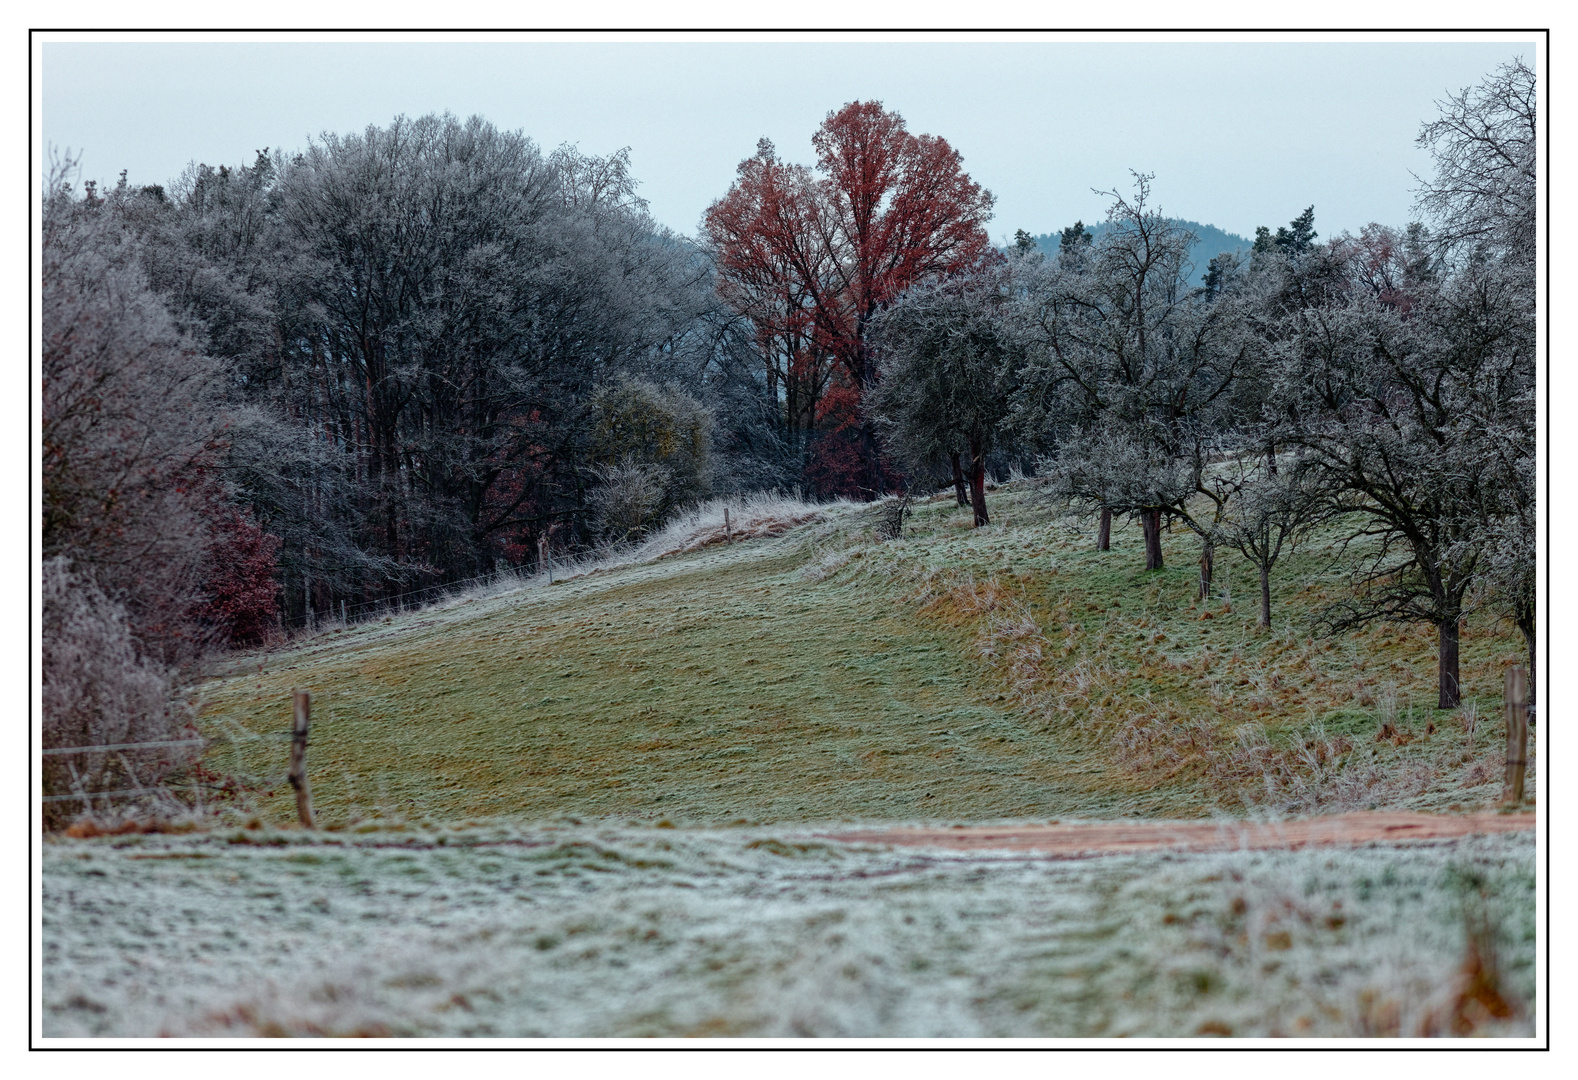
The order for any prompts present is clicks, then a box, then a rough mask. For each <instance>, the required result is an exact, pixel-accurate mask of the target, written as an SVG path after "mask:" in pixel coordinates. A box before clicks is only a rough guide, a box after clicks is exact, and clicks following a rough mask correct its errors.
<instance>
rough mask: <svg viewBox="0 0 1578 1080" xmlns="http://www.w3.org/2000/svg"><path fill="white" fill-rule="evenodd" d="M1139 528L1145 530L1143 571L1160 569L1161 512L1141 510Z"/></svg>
mask: <svg viewBox="0 0 1578 1080" xmlns="http://www.w3.org/2000/svg"><path fill="white" fill-rule="evenodd" d="M1140 528H1142V529H1144V530H1145V569H1147V570H1160V569H1161V568H1162V512H1161V511H1160V510H1141V511H1140Z"/></svg>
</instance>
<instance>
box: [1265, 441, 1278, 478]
mask: <svg viewBox="0 0 1578 1080" xmlns="http://www.w3.org/2000/svg"><path fill="white" fill-rule="evenodd" d="M1266 471H1267V472H1269V473H1270V474H1271V475H1272V476H1275V475H1277V444H1276V443H1274V442H1269V443H1267V444H1266Z"/></svg>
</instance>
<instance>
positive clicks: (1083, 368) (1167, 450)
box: [1015, 175, 1261, 594]
mask: <svg viewBox="0 0 1578 1080" xmlns="http://www.w3.org/2000/svg"><path fill="white" fill-rule="evenodd" d="M1135 180H1136V192H1135V195H1134V196H1133V197H1132V198H1128V197H1125V196H1123V195H1121V194H1118V193H1117V192H1108V193H1107V194H1110V195H1111V196H1112V198H1113V205H1112V208H1111V210H1110V211H1109V213H1108V219H1107V220H1108V226H1109V227H1108V228H1107V230H1106V231H1105V232H1104V234H1103V236H1102V238H1101V240H1100V241H1098V242H1097V243H1095V244H1094V246H1093V247H1092V248H1091V249H1090V251H1089V254H1088V255H1086V254H1084V253H1082V252H1080V251H1079V250H1078V248H1077V247H1075V248H1074V249H1073V250H1072V251H1071V252H1070V255H1071V257H1070V258H1069V259H1068V260H1063V259H1062V258H1060V259H1059V261H1058V262H1057V263H1056V264H1051V265H1047V266H1045V267H1044V269H1043V270H1042V272H1041V273H1039V274H1037V273H1036V271H1035V270H1034V268H1027V272H1026V280H1025V282H1024V283H1023V285H1022V286H1021V287H1019V288H1017V289H1016V290H1015V292H1016V296H1017V297H1018V299H1017V305H1018V308H1019V312H1020V319H1021V321H1022V324H1023V325H1024V327H1025V333H1026V334H1027V337H1028V339H1029V341H1030V343H1031V361H1030V363H1029V365H1028V366H1027V370H1026V380H1025V384H1026V385H1025V390H1024V393H1023V395H1022V401H1021V403H1020V406H1019V408H1018V413H1017V419H1018V423H1019V424H1020V425H1021V426H1025V427H1030V428H1040V429H1042V430H1043V431H1044V430H1046V429H1049V428H1050V429H1052V430H1055V431H1057V432H1058V433H1059V434H1060V436H1061V437H1060V438H1059V439H1058V441H1059V443H1060V444H1061V445H1060V448H1059V450H1058V451H1057V453H1056V455H1055V456H1052V457H1049V458H1047V459H1046V460H1045V461H1044V462H1043V463H1042V471H1043V473H1044V475H1047V476H1048V477H1049V478H1050V479H1051V480H1052V483H1053V487H1054V490H1059V491H1061V492H1062V494H1063V495H1064V496H1065V497H1067V498H1069V499H1072V500H1075V501H1078V502H1083V503H1086V504H1089V505H1091V506H1092V507H1094V508H1099V509H1103V510H1108V511H1112V512H1117V513H1130V514H1134V515H1136V516H1137V517H1138V518H1139V520H1140V524H1141V526H1142V528H1143V530H1144V533H1145V551H1146V558H1145V565H1146V569H1148V570H1159V569H1161V567H1162V551H1161V529H1162V525H1163V522H1164V520H1180V521H1183V522H1184V523H1185V524H1186V525H1188V526H1189V527H1190V528H1191V529H1193V530H1194V531H1195V532H1196V533H1197V534H1198V535H1199V536H1200V538H1201V543H1202V558H1201V589H1202V594H1203V593H1204V592H1205V591H1207V590H1208V589H1209V587H1210V576H1211V545H1212V543H1213V539H1212V537H1213V532H1212V529H1211V526H1210V522H1209V521H1206V520H1202V519H1200V518H1199V517H1198V516H1197V515H1196V513H1195V512H1194V511H1193V510H1191V508H1190V506H1189V502H1190V500H1191V499H1192V498H1193V497H1194V496H1195V495H1196V494H1203V495H1205V496H1207V498H1208V500H1209V501H1210V503H1211V504H1212V506H1213V507H1214V510H1213V514H1214V515H1219V514H1220V511H1221V508H1222V500H1223V497H1224V495H1223V492H1222V491H1221V490H1220V489H1219V487H1217V486H1214V485H1212V484H1210V483H1209V482H1208V476H1207V471H1206V465H1207V463H1208V461H1209V459H1210V457H1211V456H1212V454H1213V452H1214V451H1215V449H1216V446H1215V443H1216V441H1217V439H1216V436H1217V434H1218V433H1219V432H1222V431H1224V430H1226V429H1228V428H1230V427H1231V426H1232V425H1233V424H1234V423H1235V422H1236V419H1237V417H1236V415H1235V414H1236V413H1237V412H1238V411H1240V409H1239V402H1238V400H1237V395H1238V394H1240V392H1241V390H1242V384H1243V383H1244V381H1245V380H1246V379H1248V378H1250V377H1252V376H1253V375H1254V374H1255V372H1256V371H1257V370H1258V367H1257V365H1258V362H1259V359H1258V358H1259V356H1260V353H1261V350H1260V348H1259V344H1258V341H1257V339H1256V338H1255V336H1254V335H1253V334H1252V333H1251V332H1250V325H1249V321H1248V319H1247V317H1246V315H1247V307H1246V304H1247V301H1246V300H1245V298H1243V297H1242V296H1241V295H1240V294H1239V291H1238V290H1236V289H1232V288H1219V289H1218V291H1217V292H1216V294H1215V295H1211V296H1208V295H1207V293H1206V291H1205V290H1203V289H1199V288H1193V287H1191V286H1190V284H1189V282H1190V280H1191V278H1192V277H1193V268H1192V267H1191V265H1190V263H1189V261H1188V253H1189V248H1190V246H1191V244H1192V243H1193V240H1194V237H1193V235H1192V234H1190V233H1189V232H1188V231H1187V230H1185V229H1183V228H1182V227H1180V226H1179V225H1177V224H1176V223H1174V222H1173V221H1171V220H1170V219H1168V218H1167V217H1165V216H1164V215H1162V214H1161V213H1160V212H1158V211H1157V210H1155V209H1153V208H1152V207H1151V206H1150V205H1149V198H1150V180H1151V178H1150V177H1149V176H1145V175H1136V177H1135Z"/></svg>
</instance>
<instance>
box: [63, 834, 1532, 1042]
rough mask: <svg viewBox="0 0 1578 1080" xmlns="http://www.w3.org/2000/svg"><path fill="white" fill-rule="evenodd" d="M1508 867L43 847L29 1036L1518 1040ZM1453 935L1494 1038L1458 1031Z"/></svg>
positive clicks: (720, 852)
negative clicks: (39, 988)
mask: <svg viewBox="0 0 1578 1080" xmlns="http://www.w3.org/2000/svg"><path fill="white" fill-rule="evenodd" d="M1532 868H1533V841H1532V837H1530V836H1528V835H1526V834H1522V835H1520V834H1509V835H1503V836H1498V837H1477V838H1470V839H1465V840H1460V841H1454V842H1451V843H1443V844H1437V845H1428V846H1427V845H1420V846H1414V847H1379V846H1377V847H1372V848H1366V849H1357V850H1339V849H1316V850H1304V851H1298V852H1254V853H1248V852H1241V853H1235V854H1215V855H1194V856H1181V855H1176V854H1156V855H1145V856H1123V857H1109V858H1103V859H1091V860H1075V861H1053V860H1047V859H1041V858H1020V857H1017V856H1008V855H1001V856H990V855H988V856H985V857H983V856H981V855H979V854H974V855H969V856H966V855H961V854H959V853H949V852H942V851H928V850H920V849H898V850H889V849H882V848H875V847H849V846H844V845H839V844H834V843H830V842H826V841H823V840H820V839H818V838H817V837H816V836H815V835H813V834H812V833H810V832H793V831H786V830H770V831H769V830H762V829H750V828H739V829H727V830H669V829H661V828H660V829H653V828H638V827H628V826H626V827H604V826H593V825H562V826H556V827H550V826H538V827H525V826H513V825H498V826H477V827H471V828H465V829H455V830H448V831H404V832H398V833H395V832H387V831H382V832H369V833H366V834H356V835H353V834H331V835H329V836H320V837H318V838H311V837H308V836H305V835H303V834H300V833H275V832H270V831H267V830H263V831H254V832H246V831H237V832H235V833H210V834H206V835H199V836H185V837H168V836H158V837H152V836H150V837H138V838H119V839H116V840H112V839H108V838H105V839H99V840H94V841H86V842H80V841H79V842H61V843H52V844H50V845H49V847H48V850H47V851H46V854H45V873H44V886H43V888H44V950H45V952H44V957H45V960H44V1009H45V1013H44V1033H45V1035H46V1036H93V1035H100V1036H152V1035H161V1034H163V1035H172V1036H194V1035H195V1036H204V1035H208V1036H216V1035H217V1036H258V1035H305V1036H313V1035H317V1036H346V1035H374V1036H377V1035H407V1036H468V1035H469V1036H500V1037H508V1036H525V1037H530V1036H583V1037H589V1036H640V1035H658V1036H672V1035H751V1036H1053V1037H1056V1036H1096V1037H1102V1036H1109V1037H1115V1036H1144V1035H1156V1036H1171V1035H1178V1036H1191V1035H1200V1034H1204V1035H1211V1034H1232V1035H1241V1036H1249V1035H1293V1036H1300V1035H1305V1036H1352V1035H1368V1034H1376V1035H1412V1034H1418V1033H1454V1032H1456V1033H1472V1034H1478V1035H1526V1034H1531V1033H1532V1020H1531V1019H1530V1017H1531V1016H1532V1015H1533V1006H1534V1002H1533V1000H1532V994H1533V984H1534V970H1533V961H1534V903H1533V893H1534V879H1533V869H1532ZM1471 926H1479V927H1481V928H1485V927H1488V928H1490V930H1489V931H1488V934H1487V933H1485V932H1482V933H1480V935H1479V937H1478V939H1477V940H1478V942H1479V947H1480V951H1481V953H1484V952H1486V951H1487V950H1488V951H1490V952H1492V953H1493V954H1494V956H1493V959H1492V960H1491V961H1490V962H1489V964H1490V967H1491V968H1492V969H1493V970H1494V971H1495V972H1496V973H1498V975H1499V981H1498V982H1497V983H1496V986H1497V987H1498V988H1499V989H1498V990H1497V993H1498V994H1499V996H1500V999H1501V1000H1502V1001H1504V1002H1507V1003H1509V1008H1510V1009H1511V1010H1512V1012H1511V1015H1502V1016H1500V1017H1497V1016H1493V1015H1490V1013H1488V1012H1487V1011H1486V1010H1485V1009H1484V1008H1480V1009H1479V1011H1478V1012H1476V1011H1475V1009H1474V1007H1473V1002H1470V1003H1469V1007H1467V1008H1465V1007H1463V1000H1464V995H1465V990H1464V988H1465V987H1467V986H1468V985H1469V984H1468V982H1467V981H1465V980H1466V979H1467V977H1468V976H1467V975H1466V974H1465V972H1466V966H1465V957H1466V956H1468V955H1469V951H1470V950H1469V949H1468V945H1467V942H1468V940H1469V935H1468V933H1467V930H1466V927H1471ZM1480 966H1481V968H1483V967H1485V966H1486V965H1485V964H1483V963H1482V964H1481V965H1480ZM1463 1017H1467V1018H1468V1019H1467V1026H1466V1027H1465V1026H1464V1024H1463V1023H1461V1022H1459V1023H1458V1025H1457V1027H1453V1022H1454V1020H1456V1021H1461V1020H1462V1018H1463Z"/></svg>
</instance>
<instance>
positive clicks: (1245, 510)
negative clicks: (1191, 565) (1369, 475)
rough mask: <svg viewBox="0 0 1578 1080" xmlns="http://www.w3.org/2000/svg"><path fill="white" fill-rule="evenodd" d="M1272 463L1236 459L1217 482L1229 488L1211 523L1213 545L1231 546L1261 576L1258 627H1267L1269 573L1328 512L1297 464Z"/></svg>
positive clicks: (1245, 457) (1323, 496)
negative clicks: (1222, 507)
mask: <svg viewBox="0 0 1578 1080" xmlns="http://www.w3.org/2000/svg"><path fill="white" fill-rule="evenodd" d="M1274 460H1275V459H1270V460H1268V459H1266V458H1263V457H1260V456H1259V455H1257V454H1246V455H1243V456H1239V457H1235V458H1234V459H1232V460H1231V461H1230V462H1228V463H1227V464H1225V465H1224V466H1223V467H1222V470H1221V472H1220V473H1219V477H1220V479H1219V482H1220V483H1221V484H1222V485H1223V486H1224V487H1227V488H1229V489H1230V490H1231V500H1230V501H1228V500H1224V502H1226V503H1227V506H1228V510H1227V512H1226V513H1225V514H1224V515H1223V516H1222V518H1221V519H1220V520H1219V521H1217V522H1216V523H1215V532H1216V536H1217V542H1218V543H1221V544H1226V545H1227V546H1229V547H1232V548H1234V549H1235V550H1237V551H1238V552H1239V553H1240V554H1242V555H1243V556H1244V558H1246V559H1248V560H1249V561H1250V563H1252V564H1253V565H1254V567H1255V568H1256V569H1257V570H1258V571H1259V572H1260V619H1259V625H1260V626H1261V627H1265V628H1269V627H1270V626H1271V571H1272V570H1273V569H1274V568H1275V567H1276V565H1277V561H1278V560H1279V559H1280V558H1281V557H1282V553H1283V550H1284V548H1289V549H1291V548H1292V547H1293V546H1294V545H1295V544H1296V543H1297V542H1298V540H1299V537H1300V536H1301V535H1302V534H1303V533H1304V532H1305V531H1307V530H1308V529H1309V528H1310V527H1311V526H1313V525H1315V524H1317V523H1318V522H1320V521H1323V520H1325V519H1326V517H1328V516H1329V515H1330V513H1331V510H1330V502H1329V499H1328V498H1326V495H1327V493H1326V492H1322V491H1321V490H1319V488H1318V487H1316V486H1315V484H1314V483H1313V482H1312V477H1311V474H1310V472H1309V470H1306V469H1303V468H1301V467H1299V464H1298V463H1297V462H1293V463H1291V464H1289V465H1288V466H1287V467H1283V468H1273V464H1274Z"/></svg>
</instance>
